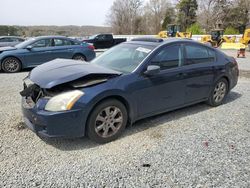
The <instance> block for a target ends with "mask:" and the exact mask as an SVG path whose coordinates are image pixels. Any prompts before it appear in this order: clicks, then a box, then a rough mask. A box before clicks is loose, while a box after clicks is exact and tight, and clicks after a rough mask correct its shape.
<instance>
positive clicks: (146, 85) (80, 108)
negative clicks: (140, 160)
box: [21, 38, 239, 143]
mask: <svg viewBox="0 0 250 188" xmlns="http://www.w3.org/2000/svg"><path fill="white" fill-rule="evenodd" d="M238 75H239V70H238V65H237V62H236V61H235V59H234V58H232V57H228V56H227V55H225V54H224V53H222V52H221V51H219V50H217V49H213V48H211V47H209V46H206V45H203V44H200V43H197V42H194V41H191V40H185V39H168V40H166V41H163V40H161V39H147V38H146V39H135V40H133V41H130V42H126V43H123V44H120V45H118V46H116V47H114V48H112V49H110V50H108V51H106V52H105V53H103V54H102V55H101V56H99V57H97V58H96V59H94V60H93V61H92V62H91V63H80V62H78V61H74V60H60V59H57V60H55V61H52V62H49V63H46V64H43V65H41V66H39V67H37V68H35V69H33V70H32V71H31V73H30V74H29V76H28V77H27V78H26V79H25V80H24V90H23V91H22V92H21V95H22V96H23V102H22V110H23V115H24V120H25V123H26V125H27V126H28V127H29V128H30V129H32V130H33V131H34V132H36V133H37V134H38V135H41V136H45V137H82V136H85V135H87V136H88V137H89V138H91V139H92V140H94V141H96V142H99V143H106V142H109V141H112V140H114V139H116V138H117V137H118V136H119V135H120V134H121V133H122V132H123V130H124V129H125V127H126V125H127V124H133V123H134V122H135V121H137V120H139V119H142V118H146V117H149V116H153V115H156V114H160V113H164V112H167V111H171V110H174V109H178V108H181V107H184V106H188V105H192V104H195V103H199V102H203V101H205V102H207V103H208V104H209V105H211V106H218V105H220V104H222V103H223V101H224V99H225V97H226V95H227V94H228V93H229V91H230V90H231V89H232V88H233V87H234V86H235V85H236V84H237V81H238Z"/></svg>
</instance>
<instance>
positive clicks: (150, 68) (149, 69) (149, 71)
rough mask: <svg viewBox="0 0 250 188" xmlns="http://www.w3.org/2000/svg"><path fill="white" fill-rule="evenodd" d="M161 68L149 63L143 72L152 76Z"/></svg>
mask: <svg viewBox="0 0 250 188" xmlns="http://www.w3.org/2000/svg"><path fill="white" fill-rule="evenodd" d="M160 70H161V68H160V66H157V65H149V66H148V67H147V70H146V71H145V72H144V74H145V75H147V76H154V75H156V74H158V73H159V72H160Z"/></svg>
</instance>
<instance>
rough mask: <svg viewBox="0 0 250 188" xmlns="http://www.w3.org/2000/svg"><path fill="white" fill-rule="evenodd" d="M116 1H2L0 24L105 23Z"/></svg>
mask: <svg viewBox="0 0 250 188" xmlns="http://www.w3.org/2000/svg"><path fill="white" fill-rule="evenodd" d="M113 1H114V0H0V5H1V8H0V25H96V26H102V25H106V24H105V21H106V15H107V14H108V11H109V9H110V7H111V6H112V3H113Z"/></svg>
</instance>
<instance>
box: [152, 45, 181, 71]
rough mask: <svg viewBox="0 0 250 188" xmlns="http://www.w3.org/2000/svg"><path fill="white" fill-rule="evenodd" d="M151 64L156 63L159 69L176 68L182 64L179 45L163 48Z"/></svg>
mask: <svg viewBox="0 0 250 188" xmlns="http://www.w3.org/2000/svg"><path fill="white" fill-rule="evenodd" d="M151 64H152V65H158V66H160V67H161V70H164V69H170V68H176V67H179V66H181V64H182V50H181V46H180V45H174V46H167V47H165V48H163V49H162V50H161V51H160V52H159V53H158V54H157V55H156V56H155V57H154V58H153V59H152V60H151Z"/></svg>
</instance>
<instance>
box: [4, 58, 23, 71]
mask: <svg viewBox="0 0 250 188" xmlns="http://www.w3.org/2000/svg"><path fill="white" fill-rule="evenodd" d="M19 68H20V64H19V62H18V61H17V60H16V59H13V58H8V59H6V60H5V61H4V70H6V71H8V72H17V71H18V70H19Z"/></svg>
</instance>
